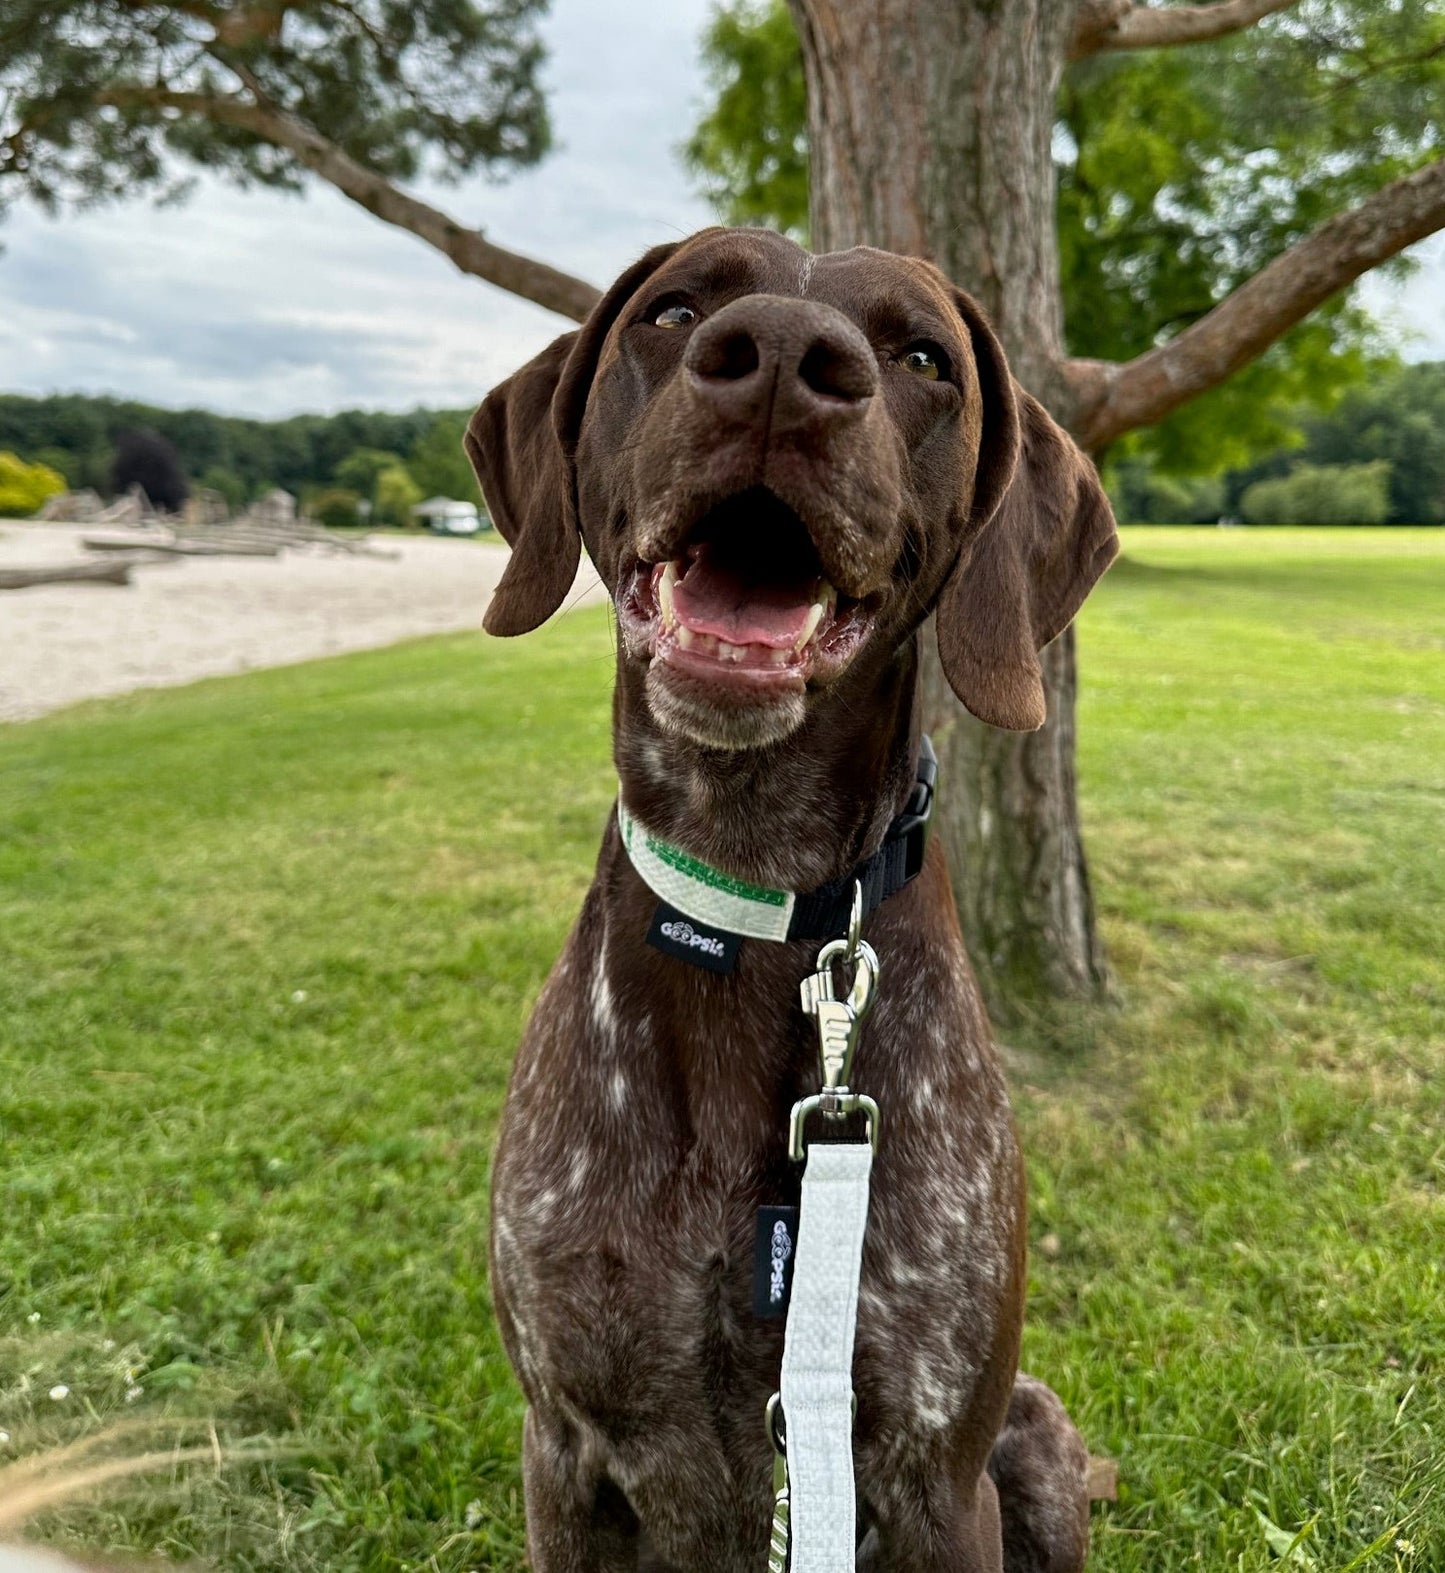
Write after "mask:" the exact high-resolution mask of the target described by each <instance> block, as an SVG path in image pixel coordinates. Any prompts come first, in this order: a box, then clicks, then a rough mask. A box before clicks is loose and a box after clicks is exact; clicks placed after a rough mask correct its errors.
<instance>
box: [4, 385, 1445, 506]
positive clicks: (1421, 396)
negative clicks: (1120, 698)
mask: <svg viewBox="0 0 1445 1573" xmlns="http://www.w3.org/2000/svg"><path fill="white" fill-rule="evenodd" d="M466 419H467V412H466V411H462V410H424V409H418V410H409V411H406V412H405V413H401V414H392V413H386V412H378V411H368V410H347V411H343V412H342V413H341V414H338V415H296V416H291V417H290V418H288V419H286V420H279V421H262V420H248V419H244V418H241V417H237V416H229V415H215V414H212V413H210V412H209V411H206V410H168V409H162V408H160V407H158V406H156V405H149V404H138V403H135V402H133V401H130V400H123V399H113V398H105V397H94V398H93V397H89V396H86V395H81V394H61V395H55V396H52V397H49V398H26V397H23V396H20V395H15V394H9V395H0V452H6V451H8V452H10V453H13V454H15V455H17V456H18V457H19V458H20V459H21V460H24V461H26V462H27V463H29V464H42V465H46V466H48V467H49V468H50V469H52V470H54V471H56V472H58V473H59V475H60V476H61V477H62V478H63V479H64V481H65V483H66V484H67V485H68V486H69V487H71V488H72V489H73V490H74V489H78V488H80V487H84V486H88V487H91V488H93V489H94V490H96V491H98V492H101V493H103V494H104V493H107V492H108V491H109V490H110V487H111V477H112V474H113V465H114V459H115V451H116V443H117V441H118V440H119V439H120V437H121V436H122V435H123V434H125V433H127V432H132V431H152V432H157V433H159V434H160V435H161V436H162V437H164V438H165V439H166V440H167V441H168V442H169V443H170V444H171V445H172V446H173V447H174V448H175V450H176V453H177V456H178V458H179V460H180V464H181V468H182V470H183V471H184V473H185V476H186V479H187V480H188V481H189V482H190V483H191V484H192V485H193V486H205V487H209V488H211V489H212V490H214V491H217V492H220V493H221V495H222V496H224V497H225V499H226V501H227V502H228V503H230V504H231V506H232V507H233V508H240V507H242V506H244V505H245V504H246V503H247V502H250V501H252V500H254V499H255V498H257V497H259V496H260V495H261V494H262V493H263V492H265V491H267V490H269V489H270V488H271V487H273V486H280V487H283V488H284V489H285V490H287V491H289V492H292V493H294V494H295V495H296V496H298V497H300V498H302V499H303V500H304V501H305V502H306V504H307V505H308V507H309V508H310V509H311V511H312V512H313V513H314V514H316V515H317V516H318V517H324V518H326V519H327V521H328V522H331V523H336V524H351V523H357V522H359V517H360V515H361V514H362V513H363V512H368V511H369V517H370V518H371V519H372V520H374V521H376V522H378V523H391V524H403V523H406V522H407V510H408V509H409V508H410V507H411V505H412V504H413V503H415V502H418V501H420V500H421V498H422V497H430V496H437V495H441V496H447V497H458V498H463V499H468V500H471V501H473V502H479V501H480V495H479V493H478V491H477V486H476V482H475V479H474V478H473V476H472V473H471V469H470V467H469V466H468V464H467V462H466V459H465V457H464V456H463V454H462V449H461V436H462V432H463V430H464V429H465V425H466ZM1272 420H1273V421H1274V423H1275V426H1276V428H1277V429H1278V430H1279V431H1280V432H1282V433H1283V438H1284V440H1283V441H1281V442H1279V443H1278V444H1277V445H1274V446H1270V447H1268V448H1267V449H1266V450H1265V451H1264V452H1263V453H1262V454H1260V455H1259V457H1257V458H1256V459H1254V461H1253V462H1252V463H1249V464H1247V465H1241V466H1237V467H1233V468H1226V469H1221V470H1218V471H1216V472H1214V473H1212V474H1211V473H1203V474H1200V473H1194V474H1179V473H1171V471H1170V469H1168V468H1166V467H1165V466H1163V465H1161V464H1160V463H1159V462H1158V459H1157V457H1156V456H1155V455H1153V454H1151V453H1150V452H1149V451H1147V450H1144V451H1137V450H1136V451H1132V452H1131V451H1129V450H1127V449H1124V450H1121V451H1120V452H1118V453H1116V454H1114V455H1112V456H1110V457H1109V458H1108V459H1107V460H1106V464H1105V480H1106V483H1107V485H1108V487H1109V491H1110V494H1111V496H1112V497H1113V500H1114V506H1115V510H1116V512H1117V513H1118V515H1119V518H1120V519H1121V520H1123V521H1124V522H1126V523H1138V524H1213V523H1214V522H1216V521H1217V520H1218V519H1220V518H1227V519H1238V520H1240V521H1241V522H1242V523H1245V524H1440V523H1445V361H1429V362H1422V363H1420V364H1417V365H1412V366H1395V365H1387V364H1385V365H1382V364H1379V363H1375V364H1373V365H1372V368H1371V370H1370V372H1369V374H1367V375H1366V377H1365V380H1364V381H1363V382H1362V383H1361V384H1360V385H1358V386H1356V387H1353V388H1351V389H1349V390H1348V391H1347V392H1345V393H1344V394H1343V396H1342V397H1340V398H1339V400H1338V402H1337V403H1336V404H1335V406H1334V407H1333V408H1332V409H1330V410H1328V411H1325V412H1321V411H1319V410H1313V409H1310V408H1309V407H1307V406H1306V407H1296V408H1294V409H1293V411H1291V412H1289V413H1288V414H1287V415H1286V416H1284V417H1281V415H1280V414H1278V413H1276V414H1275V415H1274V416H1272ZM17 495H19V494H18V493H17ZM363 504H365V505H369V510H368V509H367V508H363V507H362V505H363ZM16 511H26V512H28V511H29V509H28V508H27V509H24V510H20V509H16Z"/></svg>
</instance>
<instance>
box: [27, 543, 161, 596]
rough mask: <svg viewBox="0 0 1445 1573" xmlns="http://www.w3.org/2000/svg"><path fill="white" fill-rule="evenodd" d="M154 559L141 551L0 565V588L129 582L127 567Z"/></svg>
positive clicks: (129, 573)
mask: <svg viewBox="0 0 1445 1573" xmlns="http://www.w3.org/2000/svg"><path fill="white" fill-rule="evenodd" d="M157 560H158V559H157V558H156V557H155V555H154V554H153V553H151V552H149V551H144V552H130V553H128V554H126V555H124V556H122V555H119V554H117V555H116V556H114V557H100V558H95V559H93V560H92V561H90V562H79V563H49V564H45V565H43V566H41V567H39V568H0V590H28V589H30V587H31V586H32V585H37V584H75V583H80V584H129V583H130V575H131V569H133V568H137V567H139V566H140V564H142V563H148V562H156V561H157Z"/></svg>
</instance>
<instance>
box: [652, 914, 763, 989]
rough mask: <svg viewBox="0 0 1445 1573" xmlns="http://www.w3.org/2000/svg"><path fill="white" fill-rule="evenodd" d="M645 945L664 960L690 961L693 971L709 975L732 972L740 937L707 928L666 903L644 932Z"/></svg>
mask: <svg viewBox="0 0 1445 1573" xmlns="http://www.w3.org/2000/svg"><path fill="white" fill-rule="evenodd" d="M647 943H648V944H649V945H651V946H652V948H653V949H654V950H660V951H661V952H662V953H663V955H664V956H676V957H677V959H678V960H679V961H690V962H691V963H692V964H693V966H694V967H706V968H707V970H708V971H709V972H731V971H732V970H733V968H734V967H735V966H736V965H737V959H738V951H739V949H740V948H741V946H742V943H743V937H742V935H741V934H732V933H729V931H728V930H727V929H715V928H710V927H709V926H708V925H707V924H706V923H699V922H698V920H697V919H696V918H690V917H688V916H687V915H686V914H685V913H682V912H679V911H678V910H677V908H676V907H670V906H668V904H667V903H666V902H665V901H659V902H658V903H657V911H656V912H654V913H653V914H652V927H651V928H650V929H648V931H647Z"/></svg>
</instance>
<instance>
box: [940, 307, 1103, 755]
mask: <svg viewBox="0 0 1445 1573" xmlns="http://www.w3.org/2000/svg"><path fill="white" fill-rule="evenodd" d="M959 308H960V310H961V311H962V312H963V315H964V320H965V322H966V323H967V325H968V328H969V332H970V334H971V335H972V338H973V346H974V358H975V361H976V362H977V365H978V375H979V382H980V384H981V385H982V389H983V400H984V428H983V437H982V441H981V444H980V448H979V456H978V472H977V479H976V481H975V485H974V498H973V505H972V508H971V510H970V513H971V517H970V520H969V532H970V534H969V538H968V539H966V540H965V543H964V546H963V550H962V551H961V553H960V554H959V559H958V562H957V564H956V565H955V566H954V569H953V571H952V573H951V574H950V575H949V578H948V581H947V583H946V584H945V585H944V587H943V593H942V595H941V596H940V598H939V602H938V616H937V620H936V622H937V630H938V654H939V657H940V659H941V661H942V664H943V674H944V676H945V677H946V678H947V679H948V683H949V686H950V687H951V688H952V689H953V691H954V693H955V694H957V695H958V697H959V699H960V700H961V701H962V703H963V705H964V708H965V709H967V710H968V711H969V712H970V713H971V714H973V715H976V716H977V717H978V718H979V720H980V721H987V722H989V723H990V724H991V725H993V726H999V727H1007V728H1009V729H1011V730H1013V731H1016V732H1031V731H1033V730H1035V729H1036V728H1037V727H1041V726H1042V725H1043V724H1044V719H1045V716H1046V714H1047V711H1046V708H1045V704H1044V688H1043V680H1042V672H1041V670H1040V667H1039V651H1041V650H1042V649H1043V648H1044V646H1045V645H1046V644H1048V643H1049V642H1050V641H1051V640H1053V639H1056V638H1057V637H1058V636H1059V634H1061V633H1062V632H1063V631H1064V629H1065V628H1067V627H1068V625H1069V623H1070V622H1071V621H1072V620H1073V616H1074V613H1075V612H1077V611H1078V609H1079V608H1080V607H1081V606H1082V605H1083V604H1084V598H1085V597H1086V596H1087V595H1088V593H1089V591H1090V590H1091V589H1093V587H1094V584H1095V582H1096V581H1097V580H1098V578H1099V575H1100V574H1102V573H1103V571H1104V570H1105V569H1106V568H1107V567H1108V566H1109V564H1110V563H1111V562H1112V561H1113V560H1114V555H1115V553H1116V552H1117V551H1118V550H1119V536H1118V533H1117V531H1116V530H1115V528H1114V514H1113V510H1112V509H1111V508H1110V507H1109V499H1108V498H1107V497H1106V496H1105V495H1104V488H1103V487H1102V486H1101V485H1100V484H1099V477H1098V474H1097V472H1096V471H1095V469H1094V466H1093V465H1092V464H1091V463H1090V462H1089V460H1088V459H1087V458H1086V457H1085V456H1084V455H1083V453H1081V452H1080V451H1079V449H1078V447H1077V446H1076V445H1075V443H1074V441H1073V439H1072V438H1071V437H1069V436H1068V435H1067V433H1065V432H1064V431H1063V430H1062V429H1061V428H1060V427H1059V426H1057V425H1056V424H1055V423H1054V421H1053V420H1052V419H1051V418H1050V416H1049V414H1048V412H1047V411H1046V410H1045V409H1044V407H1043V405H1041V404H1040V403H1039V402H1038V400H1037V399H1035V398H1033V397H1031V396H1030V395H1029V394H1027V393H1025V392H1024V391H1023V390H1022V389H1021V388H1017V387H1015V385H1014V382H1013V379H1012V377H1011V376H1010V374H1009V369H1008V365H1007V362H1006V361H1005V360H1004V355H1003V350H1002V348H1001V347H1000V346H999V342H998V340H997V339H996V338H995V337H994V334H993V332H992V330H991V329H990V328H989V326H988V323H987V321H986V320H985V318H984V316H983V313H982V312H981V310H980V309H979V307H978V306H977V305H976V304H975V303H974V302H973V301H972V300H970V299H969V298H968V297H967V296H966V295H961V296H960V298H959ZM991 401H995V402H996V404H997V410H996V411H995V412H994V414H993V416H992V418H991V417H990V410H989V405H990V402H991ZM994 445H996V448H997V451H991V447H992V446H994Z"/></svg>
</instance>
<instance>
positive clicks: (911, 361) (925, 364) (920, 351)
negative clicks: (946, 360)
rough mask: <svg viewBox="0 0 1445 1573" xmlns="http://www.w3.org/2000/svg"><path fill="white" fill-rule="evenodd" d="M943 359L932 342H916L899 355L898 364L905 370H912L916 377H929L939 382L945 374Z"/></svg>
mask: <svg viewBox="0 0 1445 1573" xmlns="http://www.w3.org/2000/svg"><path fill="white" fill-rule="evenodd" d="M942 360H943V357H942V356H941V355H940V354H938V353H937V351H936V350H935V349H934V348H933V346H932V345H931V344H915V345H914V346H913V347H912V348H911V349H906V350H904V352H903V353H902V354H901V355H900V356H899V357H898V364H899V365H900V366H902V367H903V369H904V370H905V371H911V372H912V373H913V375H914V376H915V377H927V378H928V380H929V381H930V382H937V381H938V379H939V378H940V377H941V376H942V375H943V366H942V364H941V363H942Z"/></svg>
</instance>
